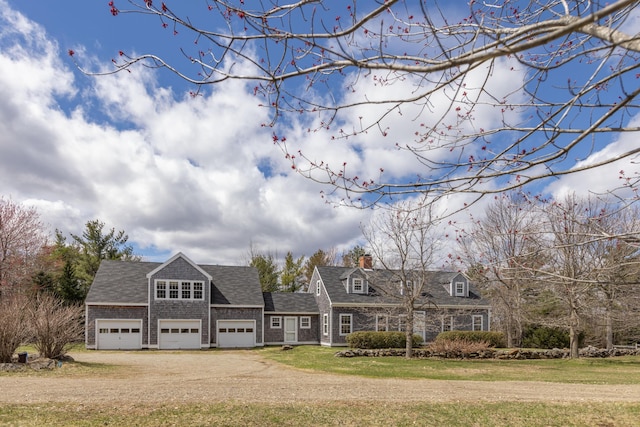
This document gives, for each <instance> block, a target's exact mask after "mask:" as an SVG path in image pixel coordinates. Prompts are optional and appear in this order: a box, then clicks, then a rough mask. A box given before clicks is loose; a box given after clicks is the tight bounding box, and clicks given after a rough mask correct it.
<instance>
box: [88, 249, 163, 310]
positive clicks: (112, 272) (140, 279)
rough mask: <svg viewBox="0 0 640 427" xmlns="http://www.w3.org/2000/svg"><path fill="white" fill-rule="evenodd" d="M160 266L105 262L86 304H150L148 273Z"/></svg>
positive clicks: (155, 264) (143, 263)
mask: <svg viewBox="0 0 640 427" xmlns="http://www.w3.org/2000/svg"><path fill="white" fill-rule="evenodd" d="M159 265H160V264H159V263H157V262H133V261H112V260H103V261H102V262H101V263H100V268H98V272H97V273H96V277H95V278H94V279H93V283H92V284H91V287H90V288H89V293H88V294H87V298H86V300H85V302H86V303H88V304H91V303H93V304H96V303H116V304H147V303H148V302H149V281H148V280H147V273H148V272H150V271H152V270H153V269H154V268H156V267H158V266H159Z"/></svg>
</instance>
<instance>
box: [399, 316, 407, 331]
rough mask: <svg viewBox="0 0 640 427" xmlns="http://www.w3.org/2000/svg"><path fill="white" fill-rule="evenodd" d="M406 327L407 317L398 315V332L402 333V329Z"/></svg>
mask: <svg viewBox="0 0 640 427" xmlns="http://www.w3.org/2000/svg"><path fill="white" fill-rule="evenodd" d="M403 326H404V328H403ZM406 326H407V315H406V314H399V315H398V331H400V332H404V329H406Z"/></svg>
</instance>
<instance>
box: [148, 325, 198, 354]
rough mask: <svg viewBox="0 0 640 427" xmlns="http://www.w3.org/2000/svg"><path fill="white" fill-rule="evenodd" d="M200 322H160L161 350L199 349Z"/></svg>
mask: <svg viewBox="0 0 640 427" xmlns="http://www.w3.org/2000/svg"><path fill="white" fill-rule="evenodd" d="M200 331H201V322H200V320H161V321H160V335H159V337H160V341H159V342H158V344H159V345H158V346H159V348H161V349H165V350H170V349H195V348H200Z"/></svg>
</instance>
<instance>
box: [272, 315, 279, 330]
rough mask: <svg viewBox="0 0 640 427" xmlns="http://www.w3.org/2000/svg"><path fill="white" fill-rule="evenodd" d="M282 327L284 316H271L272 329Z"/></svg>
mask: <svg viewBox="0 0 640 427" xmlns="http://www.w3.org/2000/svg"><path fill="white" fill-rule="evenodd" d="M280 328H282V318H281V317H280V316H271V329H280Z"/></svg>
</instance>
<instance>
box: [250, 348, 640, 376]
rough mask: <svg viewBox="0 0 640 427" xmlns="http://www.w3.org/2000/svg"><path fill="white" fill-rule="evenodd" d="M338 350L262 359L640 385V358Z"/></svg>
mask: <svg viewBox="0 0 640 427" xmlns="http://www.w3.org/2000/svg"><path fill="white" fill-rule="evenodd" d="M339 350H340V349H336V348H327V347H319V346H299V347H294V348H293V350H287V351H283V350H282V349H281V347H267V348H264V349H261V350H256V351H259V352H260V354H261V355H263V356H264V357H267V358H269V359H271V360H274V361H276V362H279V363H283V364H285V365H288V366H292V367H295V368H298V369H310V370H315V371H322V372H329V373H333V374H344V375H361V376H365V377H373V378H415V379H433V380H469V381H545V382H556V383H570V384H610V385H613V384H638V383H640V356H625V357H614V358H608V359H587V358H581V359H550V360H450V359H412V360H407V359H405V358H403V357H353V358H346V357H335V356H334V354H335V353H336V352H337V351H339Z"/></svg>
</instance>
